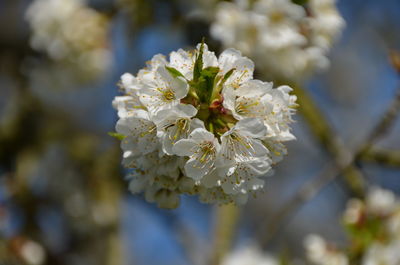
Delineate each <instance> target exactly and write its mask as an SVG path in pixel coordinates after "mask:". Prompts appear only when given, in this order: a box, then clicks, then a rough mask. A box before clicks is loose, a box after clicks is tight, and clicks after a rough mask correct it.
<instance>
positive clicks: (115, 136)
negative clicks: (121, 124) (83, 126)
mask: <svg viewBox="0 0 400 265" xmlns="http://www.w3.org/2000/svg"><path fill="white" fill-rule="evenodd" d="M108 135H110V136H111V137H114V138H116V139H118V140H120V141H122V140H123V139H125V137H126V136H125V135H123V134H120V133H116V132H109V133H108Z"/></svg>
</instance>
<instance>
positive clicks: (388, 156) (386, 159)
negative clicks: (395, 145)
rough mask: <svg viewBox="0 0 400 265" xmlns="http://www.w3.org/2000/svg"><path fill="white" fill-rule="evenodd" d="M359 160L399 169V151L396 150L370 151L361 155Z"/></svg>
mask: <svg viewBox="0 0 400 265" xmlns="http://www.w3.org/2000/svg"><path fill="white" fill-rule="evenodd" d="M359 159H360V160H361V161H366V162H372V163H377V164H380V165H385V166H391V167H400V151H397V150H380V149H372V150H369V151H368V152H365V153H364V154H362V155H361V156H360V157H359Z"/></svg>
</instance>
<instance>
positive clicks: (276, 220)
mask: <svg viewBox="0 0 400 265" xmlns="http://www.w3.org/2000/svg"><path fill="white" fill-rule="evenodd" d="M300 95H302V94H300ZM302 101H303V103H304V100H302ZM309 103H310V104H311V103H312V102H309ZM306 108H307V106H306ZM399 111H400V86H398V88H397V92H396V96H395V98H394V99H393V100H392V102H391V103H390V105H389V107H388V109H387V110H386V111H385V113H384V114H383V115H382V118H381V120H380V121H379V122H378V123H377V124H376V125H375V126H374V127H373V129H372V130H371V133H370V134H369V136H368V137H367V138H366V139H365V141H364V144H362V145H361V147H359V148H358V149H357V150H356V151H355V152H354V154H353V155H349V153H348V152H343V151H342V153H343V154H342V156H339V157H338V158H337V159H336V160H335V162H334V163H332V164H330V165H328V166H326V167H325V168H324V169H323V170H322V172H321V173H320V174H318V175H317V176H316V177H314V178H312V179H310V180H309V181H307V182H306V183H305V184H303V186H302V187H301V188H300V189H299V190H298V191H297V192H296V193H295V194H294V196H292V197H291V198H290V199H289V200H288V201H287V202H286V203H285V204H284V205H283V206H282V207H281V210H280V211H278V213H277V214H276V215H274V216H272V218H269V219H270V222H269V226H267V227H266V229H262V231H261V233H259V235H260V236H261V237H260V241H261V244H262V245H264V246H265V245H267V244H268V243H269V242H270V241H271V240H272V239H273V238H274V237H275V236H276V234H277V233H278V232H279V231H280V229H281V228H282V226H283V225H284V223H286V222H287V220H288V219H289V217H290V216H292V215H294V214H295V213H296V212H297V210H299V208H300V207H301V206H302V205H303V204H304V203H306V202H307V201H309V200H311V199H312V198H313V197H314V196H315V195H316V194H318V193H319V192H320V191H321V190H322V189H323V188H324V187H325V186H326V185H328V184H329V183H330V182H331V181H333V180H334V179H335V178H336V177H337V176H339V175H340V174H346V173H347V174H348V173H349V172H351V174H354V172H352V171H353V170H354V169H355V167H354V166H353V164H354V162H355V161H356V160H357V159H358V158H360V157H362V156H363V154H366V153H368V152H369V150H370V149H371V147H372V144H373V143H375V142H376V141H378V140H379V139H380V138H381V137H382V136H383V135H385V134H386V133H387V132H388V131H389V130H390V129H391V128H392V127H393V124H394V121H395V120H396V118H397V115H398V114H399ZM316 116H319V114H316V115H315V117H316ZM315 117H314V118H315ZM317 128H318V127H317ZM324 130H325V128H323V129H322V130H321V131H324ZM324 137H325V136H324ZM330 144H331V143H329V144H328V145H329V147H330V148H336V147H337V146H330ZM343 150H346V149H343ZM357 171H358V170H357ZM262 228H264V227H262Z"/></svg>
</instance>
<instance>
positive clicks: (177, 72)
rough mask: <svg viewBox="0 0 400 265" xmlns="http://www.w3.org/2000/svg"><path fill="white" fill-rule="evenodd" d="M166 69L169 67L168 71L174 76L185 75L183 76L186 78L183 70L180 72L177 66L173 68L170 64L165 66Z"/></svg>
mask: <svg viewBox="0 0 400 265" xmlns="http://www.w3.org/2000/svg"><path fill="white" fill-rule="evenodd" d="M165 69H167V71H168V72H169V73H170V74H171V75H172V76H173V77H175V78H176V77H183V78H185V76H184V75H183V74H182V73H181V72H179V71H178V70H176V69H175V68H173V67H169V66H165Z"/></svg>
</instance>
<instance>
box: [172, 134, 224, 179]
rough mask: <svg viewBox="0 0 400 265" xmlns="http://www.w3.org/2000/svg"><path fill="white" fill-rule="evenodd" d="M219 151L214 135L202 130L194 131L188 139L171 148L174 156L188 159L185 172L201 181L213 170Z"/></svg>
mask: <svg viewBox="0 0 400 265" xmlns="http://www.w3.org/2000/svg"><path fill="white" fill-rule="evenodd" d="M219 149H220V145H219V143H218V140H217V138H215V136H214V134H212V133H210V132H209V131H207V130H205V129H202V128H198V129H195V130H194V131H193V132H192V133H191V134H190V135H189V138H188V139H182V140H180V141H178V142H177V143H176V144H175V146H174V147H173V151H174V153H175V154H176V155H178V156H188V157H189V160H188V161H187V162H186V165H185V172H186V175H187V176H188V177H190V178H192V179H195V180H199V179H201V178H202V177H203V176H205V175H207V174H208V173H210V172H211V171H212V170H213V169H214V164H215V161H216V157H217V153H218V152H219Z"/></svg>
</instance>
